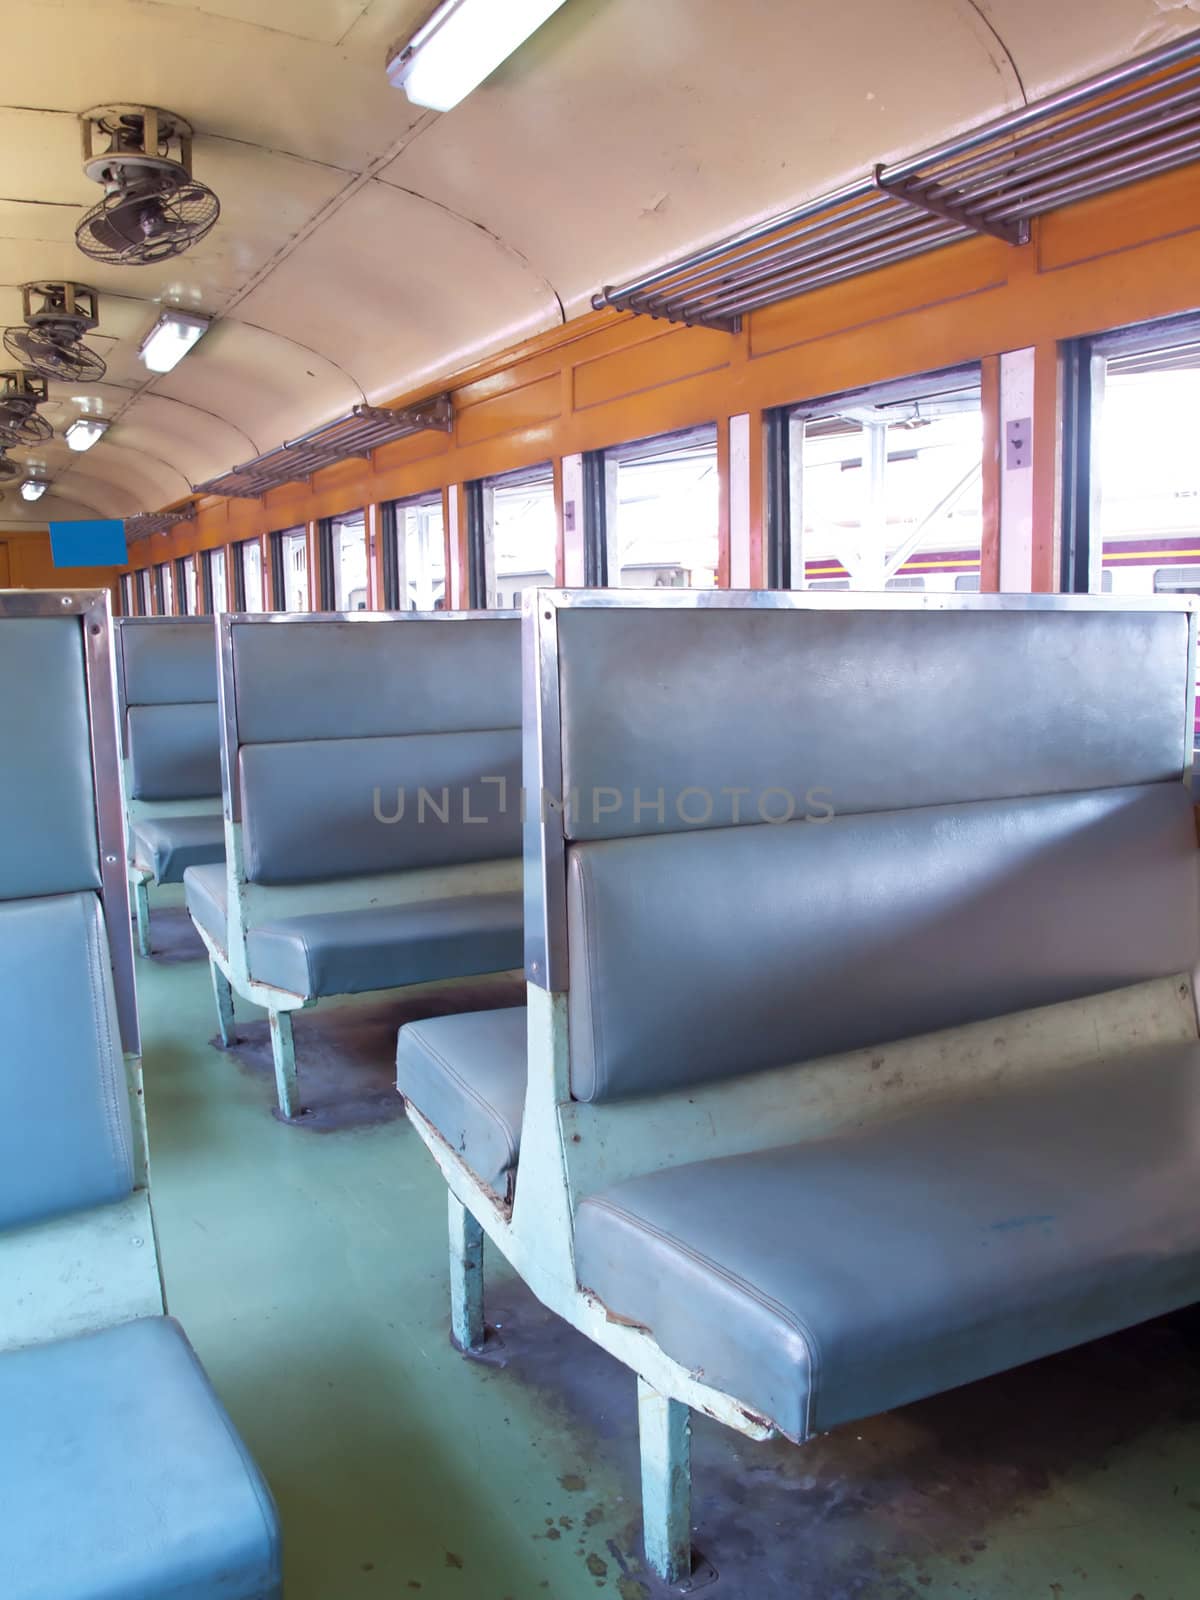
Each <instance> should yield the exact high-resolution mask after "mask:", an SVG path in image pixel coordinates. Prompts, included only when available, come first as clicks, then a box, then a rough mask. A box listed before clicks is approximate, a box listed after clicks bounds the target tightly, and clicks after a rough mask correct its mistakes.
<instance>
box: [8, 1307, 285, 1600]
mask: <svg viewBox="0 0 1200 1600" xmlns="http://www.w3.org/2000/svg"><path fill="white" fill-rule="evenodd" d="M0 1416H3V1417H4V1427H3V1429H2V1430H0V1505H3V1507H4V1528H5V1534H4V1570H5V1572H6V1574H7V1576H6V1578H5V1580H4V1586H3V1587H4V1594H5V1600H168V1597H169V1600H213V1597H214V1596H216V1595H218V1594H219V1595H220V1596H221V1597H222V1600H268V1597H271V1600H273V1597H275V1596H277V1595H278V1594H279V1593H280V1592H281V1591H280V1563H279V1530H278V1521H277V1517H276V1512H275V1507H274V1504H273V1502H272V1500H271V1494H270V1491H269V1490H268V1488H267V1486H266V1484H265V1483H264V1482H263V1480H262V1478H261V1476H260V1475H259V1472H258V1470H257V1468H256V1467H255V1465H254V1463H253V1462H252V1461H251V1460H250V1457H249V1456H248V1455H247V1453H246V1449H245V1447H244V1445H243V1444H242V1442H241V1440H240V1439H239V1438H238V1436H237V1434H236V1433H235V1431H234V1428H233V1424H232V1423H231V1422H230V1420H229V1417H228V1416H227V1415H226V1413H225V1410H224V1408H223V1406H222V1405H221V1403H220V1401H219V1400H218V1399H217V1397H216V1395H215V1394H214V1393H213V1391H212V1389H211V1387H210V1385H209V1382H208V1379H207V1378H206V1377H205V1375H204V1371H203V1369H202V1367H201V1366H200V1363H199V1362H198V1361H197V1359H196V1357H195V1354H194V1353H193V1351H192V1348H191V1346H190V1345H189V1344H188V1342H187V1340H186V1339H185V1338H184V1336H183V1333H182V1330H181V1329H180V1327H179V1325H178V1323H176V1322H173V1321H172V1320H171V1319H170V1318H168V1317H148V1318H145V1319H143V1320H141V1321H137V1322H126V1323H123V1324H122V1325H121V1326H119V1327H115V1328H108V1329H105V1330H104V1331H103V1332H102V1333H89V1334H82V1335H80V1336H79V1337H77V1338H74V1339H62V1340H57V1341H55V1342H53V1343H50V1344H42V1345H34V1346H32V1347H31V1348H29V1349H26V1350H17V1351H12V1352H10V1353H8V1354H6V1355H3V1356H0Z"/></svg>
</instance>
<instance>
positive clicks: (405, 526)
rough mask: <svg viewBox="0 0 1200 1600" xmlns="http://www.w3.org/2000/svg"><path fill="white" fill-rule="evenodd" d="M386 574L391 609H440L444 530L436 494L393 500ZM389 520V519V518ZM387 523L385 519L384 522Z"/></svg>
mask: <svg viewBox="0 0 1200 1600" xmlns="http://www.w3.org/2000/svg"><path fill="white" fill-rule="evenodd" d="M390 511H391V518H394V530H393V531H392V532H391V533H390V534H389V538H390V541H391V545H390V549H389V551H388V553H387V554H388V558H389V561H394V573H390V572H389V573H388V574H387V577H388V580H389V585H388V598H387V604H388V607H389V609H391V610H393V611H441V610H442V609H443V608H444V606H445V604H446V533H445V525H444V519H443V516H442V497H441V495H440V494H434V495H423V496H422V497H421V498H420V499H416V500H397V501H396V502H395V503H394V504H393V505H392V506H391V508H390ZM389 520H390V519H389ZM384 526H385V528H386V527H387V526H388V522H387V520H385V524H384Z"/></svg>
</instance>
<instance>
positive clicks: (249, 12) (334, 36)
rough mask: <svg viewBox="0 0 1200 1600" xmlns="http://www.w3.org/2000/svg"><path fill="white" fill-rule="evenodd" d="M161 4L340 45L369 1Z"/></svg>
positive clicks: (163, 0)
mask: <svg viewBox="0 0 1200 1600" xmlns="http://www.w3.org/2000/svg"><path fill="white" fill-rule="evenodd" d="M159 4H160V5H167V6H176V7H178V8H179V9H180V10H182V11H198V12H200V13H202V14H203V15H205V16H209V17H224V18H225V19H227V20H229V21H232V22H242V23H248V24H250V25H252V26H253V27H256V28H263V29H267V30H268V31H270V32H271V33H286V34H291V35H293V37H295V38H297V39H313V40H316V41H317V42H319V43H321V44H339V43H340V42H341V40H342V39H343V37H344V36H345V34H347V33H348V32H349V30H350V29H351V28H352V27H353V26H354V24H355V23H356V22H357V21H358V20H359V19H360V18H361V16H362V14H363V12H364V11H365V10H366V9H367V4H366V0H159Z"/></svg>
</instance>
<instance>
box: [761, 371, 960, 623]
mask: <svg viewBox="0 0 1200 1600" xmlns="http://www.w3.org/2000/svg"><path fill="white" fill-rule="evenodd" d="M787 451H788V467H789V471H788V478H789V487H790V495H789V498H790V505H789V513H790V515H789V523H790V541H791V550H790V558H791V559H790V571H791V584H792V587H794V588H798V589H799V588H816V587H818V586H824V581H825V580H828V579H832V578H836V579H842V580H844V581H845V586H846V587H847V588H849V589H868V590H870V589H874V590H879V589H885V590H886V589H928V590H934V591H938V590H949V591H953V590H956V589H961V588H965V587H967V586H966V585H965V584H960V583H959V579H960V578H968V579H972V580H973V582H972V583H971V585H970V587H972V588H975V589H977V588H978V587H979V567H980V552H981V547H982V542H983V488H982V482H983V413H982V404H981V394H980V385H979V379H978V375H977V374H976V373H973V372H969V371H968V372H962V371H960V372H957V373H952V374H946V375H944V377H943V378H942V379H941V380H938V379H936V378H935V379H933V380H929V379H926V380H923V381H921V382H919V383H918V384H916V385H914V386H913V387H912V388H910V389H909V390H908V392H905V388H904V386H902V385H887V386H885V387H881V388H879V389H877V390H862V391H858V392H856V393H853V394H848V395H845V396H841V397H839V398H838V399H836V400H833V401H829V402H818V403H817V404H815V405H811V406H808V405H806V406H800V407H797V408H796V409H795V410H794V411H793V412H792V413H791V415H790V417H789V427H788V438H787Z"/></svg>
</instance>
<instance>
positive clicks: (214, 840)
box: [129, 812, 225, 883]
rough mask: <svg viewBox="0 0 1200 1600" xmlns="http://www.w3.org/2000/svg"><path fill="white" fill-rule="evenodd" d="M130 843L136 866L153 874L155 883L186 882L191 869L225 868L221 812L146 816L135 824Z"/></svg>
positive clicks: (131, 830) (130, 831)
mask: <svg viewBox="0 0 1200 1600" xmlns="http://www.w3.org/2000/svg"><path fill="white" fill-rule="evenodd" d="M129 842H130V846H131V852H130V854H131V859H132V861H133V865H134V866H135V867H137V868H139V869H141V870H143V871H146V872H148V873H150V875H151V876H152V878H153V879H154V882H155V883H182V882H183V875H184V873H185V872H186V871H187V869H188V868H189V867H197V866H208V865H212V864H219V866H220V868H221V871H222V872H224V867H225V823H224V820H223V819H222V817H221V814H220V812H206V813H203V814H201V815H197V816H193V815H190V814H187V815H183V816H162V817H142V818H141V819H140V820H138V821H136V822H132V823H131V824H130V828H129Z"/></svg>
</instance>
